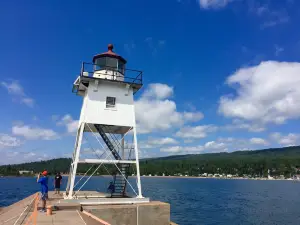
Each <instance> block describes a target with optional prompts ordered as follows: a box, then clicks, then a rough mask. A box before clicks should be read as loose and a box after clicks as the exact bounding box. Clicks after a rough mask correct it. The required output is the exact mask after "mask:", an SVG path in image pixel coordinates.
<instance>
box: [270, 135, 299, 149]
mask: <svg viewBox="0 0 300 225" xmlns="http://www.w3.org/2000/svg"><path fill="white" fill-rule="evenodd" d="M270 138H271V139H272V140H274V141H276V142H277V143H278V144H280V145H283V146H293V145H297V144H299V143H300V134H295V133H289V134H288V135H282V134H281V133H279V132H274V133H272V134H271V135H270Z"/></svg>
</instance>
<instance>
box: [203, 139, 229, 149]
mask: <svg viewBox="0 0 300 225" xmlns="http://www.w3.org/2000/svg"><path fill="white" fill-rule="evenodd" d="M204 148H205V149H217V150H227V148H226V144H225V143H223V142H215V141H209V142H206V143H205V145H204Z"/></svg>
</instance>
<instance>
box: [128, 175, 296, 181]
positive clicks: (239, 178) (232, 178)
mask: <svg viewBox="0 0 300 225" xmlns="http://www.w3.org/2000/svg"><path fill="white" fill-rule="evenodd" d="M133 177H135V176H133ZM141 177H147V178H148V177H149V178H190V179H220V180H221V179H222V180H286V181H300V180H294V179H268V178H244V177H230V178H227V177H193V176H141Z"/></svg>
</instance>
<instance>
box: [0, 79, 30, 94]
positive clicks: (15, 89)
mask: <svg viewBox="0 0 300 225" xmlns="http://www.w3.org/2000/svg"><path fill="white" fill-rule="evenodd" d="M1 85H2V86H3V87H5V88H6V89H7V91H8V93H10V94H13V95H25V94H24V90H23V87H22V86H21V85H20V84H19V82H18V81H12V82H11V83H7V82H1Z"/></svg>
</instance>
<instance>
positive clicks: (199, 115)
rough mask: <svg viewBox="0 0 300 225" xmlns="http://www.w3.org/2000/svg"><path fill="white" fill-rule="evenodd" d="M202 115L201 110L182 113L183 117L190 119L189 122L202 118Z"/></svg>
mask: <svg viewBox="0 0 300 225" xmlns="http://www.w3.org/2000/svg"><path fill="white" fill-rule="evenodd" d="M203 117H204V115H203V113H201V112H184V113H183V118H184V119H185V120H186V121H191V122H197V121H199V120H201V119H203Z"/></svg>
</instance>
